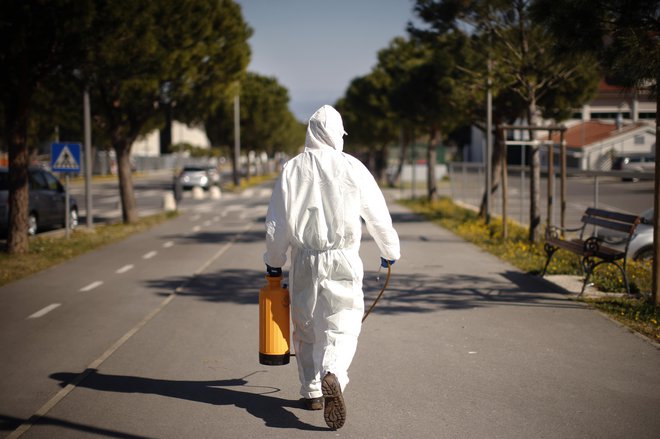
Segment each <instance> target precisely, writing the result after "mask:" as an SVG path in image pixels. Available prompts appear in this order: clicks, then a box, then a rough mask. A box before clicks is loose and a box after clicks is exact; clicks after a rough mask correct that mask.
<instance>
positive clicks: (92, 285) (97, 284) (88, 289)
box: [80, 280, 103, 292]
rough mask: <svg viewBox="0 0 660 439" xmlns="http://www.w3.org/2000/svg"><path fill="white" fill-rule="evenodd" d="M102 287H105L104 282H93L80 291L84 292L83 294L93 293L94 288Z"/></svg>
mask: <svg viewBox="0 0 660 439" xmlns="http://www.w3.org/2000/svg"><path fill="white" fill-rule="evenodd" d="M101 285H103V282H102V281H100V280H97V281H96V282H92V283H91V284H89V285H87V286H86V287H82V288H81V289H80V291H83V292H84V291H91V290H93V289H94V288H97V287H100V286H101Z"/></svg>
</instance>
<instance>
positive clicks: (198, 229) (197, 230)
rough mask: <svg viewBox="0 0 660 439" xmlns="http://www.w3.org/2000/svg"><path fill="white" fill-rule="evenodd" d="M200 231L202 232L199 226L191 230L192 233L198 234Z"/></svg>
mask: <svg viewBox="0 0 660 439" xmlns="http://www.w3.org/2000/svg"><path fill="white" fill-rule="evenodd" d="M200 230H202V228H201V227H200V226H195V227H193V228H192V231H193V232H199V231H200Z"/></svg>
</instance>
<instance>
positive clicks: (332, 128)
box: [305, 105, 346, 151]
mask: <svg viewBox="0 0 660 439" xmlns="http://www.w3.org/2000/svg"><path fill="white" fill-rule="evenodd" d="M344 134H346V131H344V123H343V122H342V120H341V115H340V114H339V112H337V110H335V109H334V108H332V107H331V106H330V105H324V106H322V107H321V108H319V109H318V110H316V112H315V113H314V114H313V115H312V117H310V118H309V124H308V125H307V137H306V138H305V148H306V149H324V148H325V149H327V148H333V149H336V150H337V151H342V150H343V149H344V138H343V137H344Z"/></svg>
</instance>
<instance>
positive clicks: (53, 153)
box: [50, 143, 80, 238]
mask: <svg viewBox="0 0 660 439" xmlns="http://www.w3.org/2000/svg"><path fill="white" fill-rule="evenodd" d="M50 168H51V169H52V170H53V172H63V173H64V175H65V180H64V191H65V197H64V200H65V202H64V203H65V204H64V212H65V214H64V227H65V229H66V232H65V233H66V237H67V238H68V237H69V233H70V230H69V229H70V224H69V221H70V214H69V174H71V173H72V172H73V173H80V143H52V144H51V145H50Z"/></svg>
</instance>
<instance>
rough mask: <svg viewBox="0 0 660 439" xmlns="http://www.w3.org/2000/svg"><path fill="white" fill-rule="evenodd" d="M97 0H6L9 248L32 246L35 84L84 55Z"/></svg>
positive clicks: (0, 56)
mask: <svg viewBox="0 0 660 439" xmlns="http://www.w3.org/2000/svg"><path fill="white" fill-rule="evenodd" d="M91 11H92V9H91V1H85V0H81V1H75V0H51V1H46V0H30V1H23V0H7V1H3V2H2V3H0V17H2V19H0V39H1V40H2V45H1V46H2V47H1V48H0V65H2V68H1V69H0V83H1V84H2V87H0V105H1V106H2V111H1V112H0V113H2V114H4V118H5V119H4V137H5V138H4V139H3V140H4V141H5V142H6V144H7V146H8V152H9V230H8V239H7V249H8V252H9V253H25V252H27V251H28V232H27V229H28V174H27V167H28V164H29V158H28V126H29V124H30V110H31V106H32V103H33V96H34V93H35V90H36V89H37V88H38V87H39V85H40V84H42V83H43V81H44V80H45V79H46V78H48V76H50V75H52V74H54V73H56V72H58V71H68V70H69V69H72V68H73V67H75V65H76V63H77V62H78V60H79V59H80V58H81V54H82V50H83V47H84V41H83V40H82V39H81V38H80V32H81V30H82V31H84V30H85V29H86V28H87V27H88V26H89V24H90V18H91Z"/></svg>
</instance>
